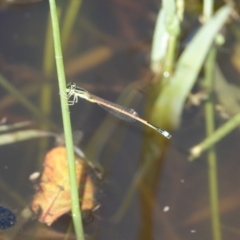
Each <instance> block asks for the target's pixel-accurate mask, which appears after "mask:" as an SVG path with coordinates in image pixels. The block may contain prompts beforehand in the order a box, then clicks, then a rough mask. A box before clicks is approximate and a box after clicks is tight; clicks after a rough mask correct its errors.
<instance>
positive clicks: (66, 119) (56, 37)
mask: <svg viewBox="0 0 240 240" xmlns="http://www.w3.org/2000/svg"><path fill="white" fill-rule="evenodd" d="M49 4H50V12H51V19H52V27H53V41H54V49H55V58H56V65H57V73H58V84H59V90H60V92H64V91H65V90H66V79H65V72H64V65H63V57H62V49H61V41H60V32H59V25H58V17H57V8H56V3H55V0H49ZM59 96H60V100H61V110H62V118H63V126H64V135H65V142H66V148H67V158H68V169H69V179H70V185H71V199H72V217H73V223H74V228H75V233H76V236H77V239H78V240H83V239H84V232H83V225H82V217H81V212H80V206H79V197H78V186H77V178H76V168H75V159H74V149H73V138H72V129H71V122H70V116H69V109H68V102H67V99H66V98H64V97H63V96H61V94H60V95H59Z"/></svg>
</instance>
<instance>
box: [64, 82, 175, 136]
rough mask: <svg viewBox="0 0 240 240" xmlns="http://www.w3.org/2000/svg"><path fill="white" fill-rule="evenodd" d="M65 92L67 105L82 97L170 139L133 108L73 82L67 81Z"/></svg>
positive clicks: (119, 116) (117, 115) (167, 134)
mask: <svg viewBox="0 0 240 240" xmlns="http://www.w3.org/2000/svg"><path fill="white" fill-rule="evenodd" d="M66 92H67V99H68V104H69V105H73V104H74V103H77V102H78V98H84V99H86V100H87V101H89V102H93V103H97V104H98V105H99V106H101V107H103V108H104V109H105V110H107V111H108V112H109V113H111V114H113V115H114V116H116V117H118V118H121V119H123V120H125V121H128V122H133V121H139V122H141V123H143V124H145V125H147V126H149V127H151V128H153V129H154V130H156V131H158V132H159V133H161V134H162V135H163V136H164V137H166V138H168V139H170V138H171V137H172V136H171V134H170V133H169V132H167V131H165V130H164V129H161V128H159V127H157V126H154V125H153V124H151V123H149V122H148V121H146V120H144V119H142V118H140V117H139V116H138V113H137V112H136V111H135V110H134V109H130V108H127V107H123V106H121V105H118V104H116V103H113V102H109V101H107V100H105V99H102V98H100V97H97V96H95V95H93V94H91V93H89V92H88V91H86V90H85V89H83V88H80V87H78V86H77V85H76V84H75V83H69V84H68V85H67V89H66ZM71 97H72V98H73V99H72V100H70V98H71Z"/></svg>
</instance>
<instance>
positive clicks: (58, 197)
mask: <svg viewBox="0 0 240 240" xmlns="http://www.w3.org/2000/svg"><path fill="white" fill-rule="evenodd" d="M75 163H76V175H77V182H78V186H80V189H79V192H80V196H81V203H80V204H81V209H82V210H83V211H84V210H92V209H93V208H94V207H95V201H94V193H95V188H94V184H93V181H92V179H91V177H90V176H89V175H87V174H86V171H85V168H86V162H85V161H83V160H82V159H80V158H77V157H76V159H75ZM43 166H44V170H43V173H42V177H41V181H40V184H39V191H38V192H37V193H36V195H35V196H34V198H33V201H32V204H31V208H32V210H33V211H34V212H35V213H36V214H39V213H40V215H39V221H40V222H43V223H46V224H47V225H51V224H52V223H53V222H54V221H55V220H56V219H57V218H59V217H60V216H62V215H63V214H65V213H67V212H69V211H70V210H71V192H70V182H69V176H68V163H67V153H66V148H65V147H56V148H53V149H52V150H51V151H49V152H48V153H47V154H46V157H45V159H44V163H43Z"/></svg>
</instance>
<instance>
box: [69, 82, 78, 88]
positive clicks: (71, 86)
mask: <svg viewBox="0 0 240 240" xmlns="http://www.w3.org/2000/svg"><path fill="white" fill-rule="evenodd" d="M76 86H77V85H76V83H72V82H70V83H68V85H67V89H69V90H70V89H75V88H76Z"/></svg>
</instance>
